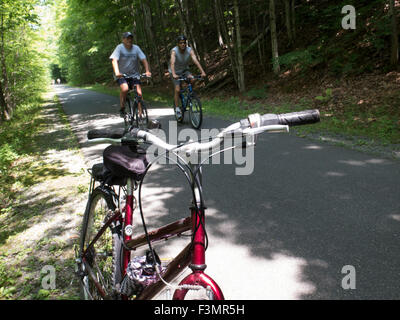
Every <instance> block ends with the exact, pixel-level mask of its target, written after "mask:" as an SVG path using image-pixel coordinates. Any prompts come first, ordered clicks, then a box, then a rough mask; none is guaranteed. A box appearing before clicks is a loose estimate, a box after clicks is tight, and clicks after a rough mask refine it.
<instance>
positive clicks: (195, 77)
mask: <svg viewBox="0 0 400 320" xmlns="http://www.w3.org/2000/svg"><path fill="white" fill-rule="evenodd" d="M190 79H196V80H204V79H203V78H202V76H192V77H179V78H178V79H176V80H178V81H185V82H188V81H189V80H190Z"/></svg>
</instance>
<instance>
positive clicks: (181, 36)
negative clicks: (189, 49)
mask: <svg viewBox="0 0 400 320" xmlns="http://www.w3.org/2000/svg"><path fill="white" fill-rule="evenodd" d="M186 40H187V39H186V37H185V36H184V35H183V34H181V35H179V36H178V38H176V42H177V43H179V41H186Z"/></svg>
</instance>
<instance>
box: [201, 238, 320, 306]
mask: <svg viewBox="0 0 400 320" xmlns="http://www.w3.org/2000/svg"><path fill="white" fill-rule="evenodd" d="M209 236H210V237H211V239H210V241H211V245H210V248H209V250H208V251H207V257H206V259H207V262H208V263H207V265H208V267H207V269H206V272H207V274H209V275H210V276H212V277H213V278H214V279H215V280H216V281H217V282H222V283H223V287H222V290H223V292H224V294H225V298H226V299H238V300H242V299H243V300H246V299H252V300H258V299H262V300H265V299H267V300H270V299H271V300H273V299H290V300H292V299H300V298H301V296H302V295H306V294H312V293H313V292H314V291H315V290H316V288H315V286H314V285H313V284H312V283H310V282H305V281H304V280H303V274H302V270H303V268H304V267H305V266H306V265H307V262H306V260H304V259H302V258H297V257H292V256H288V255H285V254H281V253H273V254H272V255H271V258H270V259H267V258H264V257H260V256H256V255H254V254H252V252H251V251H250V250H249V249H248V248H247V246H240V245H237V244H234V243H233V244H232V243H230V244H229V247H227V246H215V247H213V246H212V240H213V239H212V235H209ZM220 241H227V239H226V238H224V239H220ZM228 248H229V249H228ZM219 279H220V281H219ZM225 279H235V281H226V280H225ZM261 279H262V281H260V280H261ZM242 283H246V288H252V290H251V291H250V292H249V291H246V290H243V286H242V285H241V284H242Z"/></svg>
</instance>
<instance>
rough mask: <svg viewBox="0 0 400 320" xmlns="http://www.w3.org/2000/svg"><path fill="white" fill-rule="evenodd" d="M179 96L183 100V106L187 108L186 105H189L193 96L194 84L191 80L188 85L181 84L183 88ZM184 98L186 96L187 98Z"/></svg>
mask: <svg viewBox="0 0 400 320" xmlns="http://www.w3.org/2000/svg"><path fill="white" fill-rule="evenodd" d="M179 93H180V94H179V97H180V99H181V102H182V107H183V108H185V109H186V106H187V105H188V102H189V100H190V99H191V98H192V93H193V86H192V84H191V83H190V82H187V87H186V88H183V87H182V85H181V90H180V91H179ZM183 98H186V99H185V100H184V99H183Z"/></svg>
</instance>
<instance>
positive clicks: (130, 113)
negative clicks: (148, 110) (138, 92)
mask: <svg viewBox="0 0 400 320" xmlns="http://www.w3.org/2000/svg"><path fill="white" fill-rule="evenodd" d="M125 111H126V115H125V118H124V122H125V128H128V127H129V126H131V125H132V123H133V118H134V110H133V105H132V101H131V99H130V98H129V95H128V96H127V97H126V100H125Z"/></svg>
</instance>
